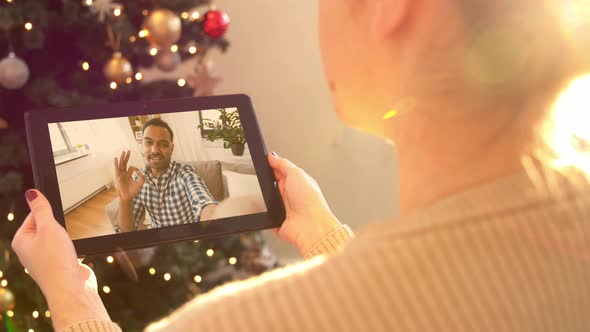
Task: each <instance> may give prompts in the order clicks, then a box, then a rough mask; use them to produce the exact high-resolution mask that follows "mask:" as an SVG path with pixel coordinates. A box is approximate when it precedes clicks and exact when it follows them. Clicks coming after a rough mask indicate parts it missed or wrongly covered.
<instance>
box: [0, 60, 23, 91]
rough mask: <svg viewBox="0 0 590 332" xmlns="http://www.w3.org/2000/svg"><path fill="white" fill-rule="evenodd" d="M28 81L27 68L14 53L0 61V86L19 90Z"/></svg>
mask: <svg viewBox="0 0 590 332" xmlns="http://www.w3.org/2000/svg"><path fill="white" fill-rule="evenodd" d="M28 80H29V67H28V66H27V64H26V63H25V62H24V61H23V60H22V59H21V58H19V57H17V56H16V55H15V54H14V52H10V53H9V54H8V56H7V57H6V58H4V59H2V60H1V61H0V85H2V86H3V87H4V88H6V89H20V88H22V87H23V86H24V85H25V84H26V83H27V81H28Z"/></svg>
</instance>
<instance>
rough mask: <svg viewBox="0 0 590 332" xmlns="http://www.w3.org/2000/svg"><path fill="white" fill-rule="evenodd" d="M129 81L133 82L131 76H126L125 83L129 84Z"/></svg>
mask: <svg viewBox="0 0 590 332" xmlns="http://www.w3.org/2000/svg"><path fill="white" fill-rule="evenodd" d="M131 82H133V79H132V78H131V77H127V78H126V79H125V83H127V84H131Z"/></svg>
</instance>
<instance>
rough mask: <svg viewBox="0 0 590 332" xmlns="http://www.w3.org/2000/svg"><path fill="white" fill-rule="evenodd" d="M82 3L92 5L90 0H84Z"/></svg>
mask: <svg viewBox="0 0 590 332" xmlns="http://www.w3.org/2000/svg"><path fill="white" fill-rule="evenodd" d="M84 4H85V5H86V6H92V0H85V1H84Z"/></svg>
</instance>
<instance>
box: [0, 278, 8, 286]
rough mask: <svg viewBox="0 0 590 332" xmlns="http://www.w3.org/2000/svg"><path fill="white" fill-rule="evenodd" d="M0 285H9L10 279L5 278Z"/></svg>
mask: <svg viewBox="0 0 590 332" xmlns="http://www.w3.org/2000/svg"><path fill="white" fill-rule="evenodd" d="M0 285H2V287H6V286H8V280H6V279H3V280H2V282H0Z"/></svg>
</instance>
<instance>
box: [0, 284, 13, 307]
mask: <svg viewBox="0 0 590 332" xmlns="http://www.w3.org/2000/svg"><path fill="white" fill-rule="evenodd" d="M12 309H14V294H12V292H11V291H10V290H9V289H8V288H4V287H2V288H0V312H5V311H6V310H12Z"/></svg>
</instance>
